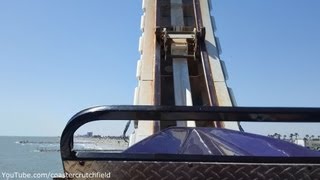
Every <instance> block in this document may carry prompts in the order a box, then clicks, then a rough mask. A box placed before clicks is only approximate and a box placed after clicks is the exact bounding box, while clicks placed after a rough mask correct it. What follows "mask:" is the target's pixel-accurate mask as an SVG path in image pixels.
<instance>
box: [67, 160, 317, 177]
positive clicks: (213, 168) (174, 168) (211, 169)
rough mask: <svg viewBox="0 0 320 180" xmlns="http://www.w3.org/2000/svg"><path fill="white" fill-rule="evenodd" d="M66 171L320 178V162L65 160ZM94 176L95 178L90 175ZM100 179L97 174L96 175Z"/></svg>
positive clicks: (157, 175)
mask: <svg viewBox="0 0 320 180" xmlns="http://www.w3.org/2000/svg"><path fill="white" fill-rule="evenodd" d="M64 167H65V170H66V172H67V173H83V172H86V173H107V174H108V173H109V174H110V177H109V179H126V180H129V179H150V180H151V179H156V180H159V179H181V180H184V179H212V180H216V179H223V180H241V179H242V180H249V179H257V180H260V179H263V180H264V179H268V180H269V179H270V180H271V179H279V180H282V179H290V180H291V179H292V180H294V179H299V180H309V179H310V180H317V179H320V164H262V163H260V164H259V163H201V162H197V163H187V162H185V163H183V162H181V163H180V162H156V161H154V162H144V161H142V162H141V161H140V162H128V161H83V162H81V161H64ZM91 179H92V178H91ZM96 179H98V178H96Z"/></svg>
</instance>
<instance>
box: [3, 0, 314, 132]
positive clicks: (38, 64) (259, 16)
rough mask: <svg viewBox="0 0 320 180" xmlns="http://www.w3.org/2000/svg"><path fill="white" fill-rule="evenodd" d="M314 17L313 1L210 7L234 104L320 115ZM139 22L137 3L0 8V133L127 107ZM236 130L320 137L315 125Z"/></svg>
mask: <svg viewBox="0 0 320 180" xmlns="http://www.w3.org/2000/svg"><path fill="white" fill-rule="evenodd" d="M319 9H320V2H319V1H317V0H309V1H301V0H300V1H299V0H282V1H279V0H268V1H254V0H241V1H236V0H223V1H218V0H215V1H213V12H212V13H213V15H214V16H215V21H216V24H217V32H216V34H217V36H218V37H219V39H220V42H221V46H222V51H223V54H222V55H221V58H222V59H223V60H224V61H225V62H226V66H227V69H228V74H229V80H228V85H229V86H230V87H232V88H233V91H234V94H235V97H236V99H237V103H238V105H239V106H308V107H320V96H319V95H318V92H320V85H319V80H318V79H319V77H320V71H319V70H318V67H319V63H320V62H319V55H318V53H319V52H320V33H319V32H320V23H319V20H318V18H319V17H320V11H319ZM141 14H142V11H141V1H140V0H130V1H112V3H111V1H103V0H95V1H84V0H69V1H62V0H56V1H40V0H28V1H18V0H1V1H0V115H1V117H0V122H1V126H0V135H49V136H51V135H60V133H61V131H62V129H63V127H64V125H65V124H66V122H67V121H68V119H69V118H70V117H71V116H72V115H73V114H75V113H76V112H78V111H80V110H82V109H84V108H87V107H90V106H95V105H103V104H105V105H106V104H132V102H133V92H134V88H135V86H136V85H137V81H136V79H135V71H136V62H137V60H138V59H139V57H140V55H139V53H138V39H139V36H140V34H141V32H140V16H141ZM243 126H244V128H245V129H247V130H248V131H252V132H258V133H263V134H267V133H274V132H283V133H287V134H288V133H291V132H295V131H298V132H299V133H301V134H302V133H309V134H315V135H318V134H319V133H318V131H317V129H318V128H317V127H319V125H311V126H310V125H309V126H307V125H293V126H292V128H291V127H290V126H286V125H283V126H279V125H268V126H267V125H257V124H247V123H244V124H243ZM92 127H97V126H92ZM266 127H269V129H268V128H266ZM109 128H110V129H113V130H117V129H119V130H122V124H121V125H118V124H113V125H111V126H109ZM293 128H296V129H293ZM101 131H102V130H101Z"/></svg>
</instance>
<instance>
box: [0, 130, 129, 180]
mask: <svg viewBox="0 0 320 180" xmlns="http://www.w3.org/2000/svg"><path fill="white" fill-rule="evenodd" d="M59 140H60V138H59V137H10V136H9V137H8V136H0V179H26V178H23V177H22V178H21V176H17V175H14V173H16V174H19V175H21V174H23V173H25V174H47V175H48V174H58V175H62V173H63V166H62V161H61V158H60V152H59V149H60V142H59ZM127 147H128V144H127V142H126V141H124V140H123V139H122V138H120V137H116V138H115V137H104V138H92V137H75V138H74V150H76V151H86V150H90V151H92V150H95V151H108V152H121V151H122V150H124V149H126V148H127ZM3 173H6V174H10V175H11V176H10V177H9V176H8V175H7V176H6V175H3ZM30 179H32V178H30ZM34 179H51V178H43V177H42V178H34Z"/></svg>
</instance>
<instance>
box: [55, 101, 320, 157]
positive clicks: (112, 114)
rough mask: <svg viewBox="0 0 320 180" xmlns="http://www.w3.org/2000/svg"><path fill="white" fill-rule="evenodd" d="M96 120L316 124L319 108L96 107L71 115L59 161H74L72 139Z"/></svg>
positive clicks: (62, 139) (318, 120)
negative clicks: (79, 129)
mask: <svg viewBox="0 0 320 180" xmlns="http://www.w3.org/2000/svg"><path fill="white" fill-rule="evenodd" d="M98 120H159V121H185V120H193V121H207V120H208V121H210V120H214V121H243V122H287V123H292V122H304V123H311V122H314V123H315V122H317V123H318V122H320V108H292V107H290V108H284V107H281V108H279V107H212V106H205V107H204V106H130V105H127V106H97V107H92V108H88V109H85V110H82V111H80V112H79V113H77V114H76V115H74V116H73V117H72V118H71V119H70V120H69V121H68V123H67V125H66V127H65V128H64V130H63V133H62V135H61V140H60V150H61V157H62V159H67V158H71V157H76V156H75V152H73V151H72V149H73V136H74V133H75V132H76V130H77V129H78V128H79V127H81V126H82V125H84V124H86V123H88V122H92V121H98Z"/></svg>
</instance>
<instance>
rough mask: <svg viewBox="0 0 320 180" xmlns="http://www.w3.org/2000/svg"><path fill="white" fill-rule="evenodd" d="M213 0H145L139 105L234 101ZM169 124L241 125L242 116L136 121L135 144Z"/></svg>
mask: <svg viewBox="0 0 320 180" xmlns="http://www.w3.org/2000/svg"><path fill="white" fill-rule="evenodd" d="M211 8H212V6H211V3H210V0H143V1H142V9H143V15H142V17H141V30H142V35H141V37H140V40H139V51H140V53H141V58H140V60H139V61H138V63H137V75H136V76H137V79H138V86H137V88H136V89H135V96H134V104H135V105H168V106H233V105H234V103H233V102H234V101H233V100H232V95H231V94H232V93H231V90H230V88H228V87H227V85H226V79H227V78H226V77H227V76H226V71H225V68H224V63H223V61H221V60H220V58H219V54H220V52H221V50H220V47H219V43H218V39H217V38H216V37H215V35H214V29H215V27H214V23H213V22H214V21H213V17H211V14H210V10H211ZM169 126H188V127H194V126H201V127H220V128H228V129H234V130H239V126H238V123H237V122H222V123H220V122H215V121H214V119H213V120H212V121H204V122H197V123H195V122H194V121H192V119H186V121H185V122H178V123H177V122H161V123H159V122H158V121H152V120H150V121H141V122H135V131H134V133H133V134H132V135H131V138H130V141H131V144H134V143H136V142H138V141H140V140H141V139H143V138H145V137H147V136H149V135H151V134H153V133H155V132H157V131H159V130H161V129H164V128H166V127H169Z"/></svg>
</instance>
